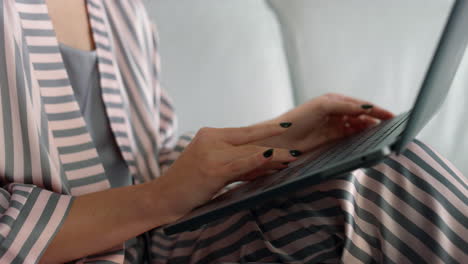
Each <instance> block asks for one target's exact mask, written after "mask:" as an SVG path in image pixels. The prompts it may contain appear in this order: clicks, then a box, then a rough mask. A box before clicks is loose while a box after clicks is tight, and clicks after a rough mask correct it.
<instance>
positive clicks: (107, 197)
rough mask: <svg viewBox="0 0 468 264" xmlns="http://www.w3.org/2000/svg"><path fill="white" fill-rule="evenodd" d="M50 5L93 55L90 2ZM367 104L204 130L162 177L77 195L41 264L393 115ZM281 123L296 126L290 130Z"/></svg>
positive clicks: (106, 241) (332, 101) (317, 102)
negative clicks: (266, 154)
mask: <svg viewBox="0 0 468 264" xmlns="http://www.w3.org/2000/svg"><path fill="white" fill-rule="evenodd" d="M46 3H47V6H48V8H49V15H50V16H51V19H52V23H53V26H54V28H55V32H56V35H57V38H58V40H59V42H61V43H63V44H66V45H68V46H71V47H73V48H77V49H81V50H93V49H94V43H93V40H92V37H91V33H90V26H89V23H88V19H87V13H86V6H85V2H84V1H82V0H73V1H72V0H69V1H64V0H46ZM365 103H366V104H368V102H363V101H360V100H357V99H353V98H349V97H344V96H341V95H333V94H330V95H325V96H322V97H319V98H317V99H314V100H311V101H309V102H307V103H305V104H304V105H301V106H299V107H297V108H295V109H293V110H291V111H289V112H287V113H285V114H283V115H281V116H280V117H278V118H275V119H273V120H270V121H267V122H263V123H260V124H256V125H253V126H248V127H241V128H221V129H219V128H203V129H201V130H200V131H199V132H198V133H197V135H196V136H195V138H194V140H193V141H192V142H191V143H190V144H189V145H188V147H187V148H186V149H185V151H184V152H183V153H182V154H181V156H180V157H179V158H178V159H177V160H176V162H175V163H174V164H173V165H172V166H171V167H170V168H169V170H168V171H167V172H166V173H165V174H164V175H162V176H161V177H159V178H158V179H156V180H154V181H152V182H148V183H145V184H140V185H134V186H128V187H123V188H116V189H111V190H106V191H101V192H97V193H92V194H88V195H84V196H80V197H76V199H75V201H74V202H73V204H72V207H71V209H70V213H69V215H68V216H67V218H66V219H65V221H64V224H63V226H62V227H61V228H60V230H59V231H58V233H57V235H56V237H55V238H54V239H53V241H52V242H51V244H50V245H49V247H48V248H47V249H46V251H45V253H44V255H43V256H42V259H41V261H40V263H63V262H67V261H71V260H74V259H78V258H81V257H85V256H88V255H91V254H95V253H98V252H102V251H104V250H108V249H111V248H114V247H117V246H120V245H121V244H122V243H123V242H124V241H126V240H128V239H130V238H132V237H135V236H137V235H139V234H141V233H143V232H145V231H148V230H150V229H153V228H155V227H158V226H160V225H164V224H167V223H170V222H173V221H175V220H177V219H179V218H180V217H182V216H183V215H185V214H186V213H188V212H189V211H190V210H192V209H193V208H194V207H197V206H199V205H201V204H203V203H205V202H206V201H208V200H210V199H211V198H212V197H213V195H214V194H216V193H217V192H218V191H219V190H220V189H222V188H223V187H224V186H225V185H227V184H228V183H231V182H233V181H238V180H251V179H254V178H255V177H259V176H262V175H265V174H267V173H271V171H276V170H280V169H282V168H285V167H287V165H285V164H284V163H287V162H291V161H294V160H296V159H297V157H293V156H292V155H291V154H290V152H289V151H290V150H301V151H303V152H305V151H308V150H311V149H313V148H315V147H317V146H319V145H321V144H324V143H327V142H330V141H332V140H335V139H337V138H340V137H344V136H347V135H349V134H352V133H356V132H357V131H360V130H362V129H365V128H366V127H369V126H372V125H374V124H375V123H376V122H377V121H378V120H380V119H387V118H390V117H392V114H390V113H389V112H387V111H385V110H383V109H380V108H378V107H375V106H374V107H373V108H371V109H368V110H364V109H362V108H361V105H362V104H365ZM282 122H291V123H292V125H291V126H290V127H288V128H285V127H282V126H280V123H282ZM346 124H348V125H346ZM272 148H273V149H274V150H273V155H272V156H270V157H265V156H264V153H265V151H267V150H269V149H272ZM181 183H182V184H181ZM193 190H197V191H196V192H193ZM181 194H183V195H181Z"/></svg>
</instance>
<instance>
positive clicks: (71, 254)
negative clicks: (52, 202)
mask: <svg viewBox="0 0 468 264" xmlns="http://www.w3.org/2000/svg"><path fill="white" fill-rule="evenodd" d="M160 185H161V184H159V182H158V181H157V180H156V181H153V182H150V183H145V184H140V185H134V186H128V187H123V188H117V189H110V190H106V191H101V192H97V193H92V194H88V195H84V196H80V197H77V198H76V199H75V201H74V202H73V204H72V207H71V209H70V213H69V215H68V216H67V218H66V219H65V222H64V224H63V225H62V227H61V229H60V230H59V232H58V234H57V235H56V236H55V238H54V239H53V241H52V242H51V244H50V245H49V247H48V248H47V250H46V251H45V253H44V255H43V257H42V259H41V263H64V262H67V261H71V260H74V259H78V258H81V257H84V256H89V255H91V254H94V253H98V252H102V251H105V250H108V249H111V248H113V247H115V246H119V245H121V244H122V243H123V242H124V241H126V240H128V239H130V238H132V237H135V236H137V235H138V234H141V233H143V232H145V231H148V230H150V229H152V228H155V227H157V226H160V225H163V224H166V223H169V222H171V221H173V220H174V219H173V217H172V216H171V213H170V211H169V209H168V208H167V207H164V201H165V199H164V193H163V192H161V191H160V189H161V188H160ZM70 241H73V242H72V243H70Z"/></svg>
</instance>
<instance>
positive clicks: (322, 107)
mask: <svg viewBox="0 0 468 264" xmlns="http://www.w3.org/2000/svg"><path fill="white" fill-rule="evenodd" d="M392 117H393V114H392V113H390V112H388V111H386V110H384V109H382V108H380V107H377V106H375V105H373V104H371V103H369V102H365V101H362V100H359V99H355V98H351V97H347V96H344V95H339V94H326V95H323V96H320V97H317V98H315V99H312V100H310V101H308V102H306V103H304V104H302V105H300V106H298V107H296V108H295V109H293V110H291V111H289V112H287V113H285V114H283V115H281V116H280V117H278V118H277V119H274V120H272V121H267V122H265V123H274V122H277V120H288V121H290V122H292V124H294V125H293V126H292V127H291V128H290V129H289V130H288V131H287V132H286V133H283V134H281V135H277V136H273V137H270V138H268V139H265V140H261V141H258V142H256V144H258V145H261V146H266V147H279V148H288V149H297V150H300V151H302V152H305V151H309V150H312V149H314V148H316V147H318V146H320V145H322V144H326V143H329V142H332V141H334V140H337V139H340V138H344V137H346V136H349V135H352V134H355V133H357V132H360V131H362V130H364V129H366V128H368V127H371V126H374V125H376V124H378V122H380V121H381V120H386V119H390V118H392ZM297 154H300V152H298V153H297Z"/></svg>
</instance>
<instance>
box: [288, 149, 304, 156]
mask: <svg viewBox="0 0 468 264" xmlns="http://www.w3.org/2000/svg"><path fill="white" fill-rule="evenodd" d="M289 153H290V154H291V156H293V157H297V156H300V155H301V154H302V152H300V151H299V150H290V151H289Z"/></svg>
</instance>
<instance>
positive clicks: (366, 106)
mask: <svg viewBox="0 0 468 264" xmlns="http://www.w3.org/2000/svg"><path fill="white" fill-rule="evenodd" d="M372 107H374V106H373V105H370V104H363V105H361V108H362V109H366V110H367V109H371V108H372Z"/></svg>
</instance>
